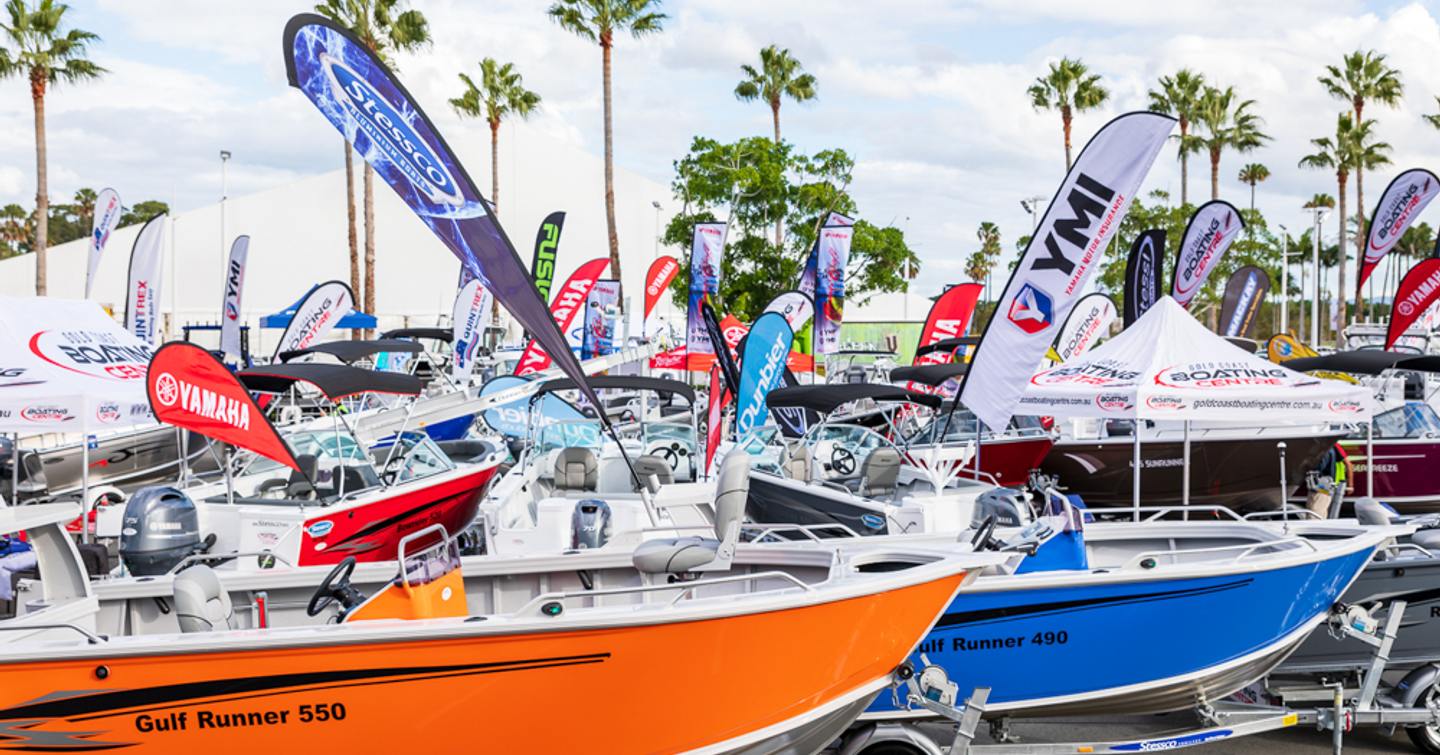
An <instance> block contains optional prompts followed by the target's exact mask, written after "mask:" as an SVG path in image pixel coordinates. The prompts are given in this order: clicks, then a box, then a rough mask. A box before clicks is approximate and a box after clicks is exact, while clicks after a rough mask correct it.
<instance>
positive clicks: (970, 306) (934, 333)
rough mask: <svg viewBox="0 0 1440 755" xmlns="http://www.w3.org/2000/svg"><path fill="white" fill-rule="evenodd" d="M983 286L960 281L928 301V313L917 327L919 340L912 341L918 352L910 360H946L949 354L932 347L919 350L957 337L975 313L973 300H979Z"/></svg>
mask: <svg viewBox="0 0 1440 755" xmlns="http://www.w3.org/2000/svg"><path fill="white" fill-rule="evenodd" d="M984 289H985V287H984V286H982V285H980V284H979V283H960V284H957V285H954V286H951V287H950V288H948V289H946V290H945V293H942V294H940V295H939V296H938V297H936V298H935V303H934V304H931V305H930V314H928V315H926V316H925V326H924V327H923V328H921V329H920V340H919V341H917V342H916V343H915V353H916V354H917V355H918V356H916V357H915V358H913V359H911V360H910V363H911V364H943V363H945V362H948V361H950V354H949V353H947V352H942V351H932V352H930V353H928V354H920V350H921V349H923V348H925V347H926V346H930V345H932V344H936V343H939V342H940V341H943V340H945V339H946V338H959V337H960V336H963V335H965V329H966V328H968V327H970V318H971V317H973V316H974V315H975V304H976V303H977V302H979V301H980V292H981V291H983V290H984Z"/></svg>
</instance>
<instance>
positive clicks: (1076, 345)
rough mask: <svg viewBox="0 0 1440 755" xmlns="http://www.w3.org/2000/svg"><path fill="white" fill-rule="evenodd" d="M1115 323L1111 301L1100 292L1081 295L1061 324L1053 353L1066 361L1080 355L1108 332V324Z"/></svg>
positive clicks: (1112, 302) (1113, 306)
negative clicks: (1063, 325)
mask: <svg viewBox="0 0 1440 755" xmlns="http://www.w3.org/2000/svg"><path fill="white" fill-rule="evenodd" d="M1113 322H1115V302H1114V301H1112V300H1111V299H1110V297H1108V296H1106V295H1105V294H1101V293H1094V294H1090V295H1088V296H1085V297H1083V298H1081V299H1080V301H1077V302H1075V308H1074V309H1072V310H1070V316H1069V317H1068V318H1066V319H1065V327H1063V328H1061V329H1060V340H1058V341H1056V342H1055V353H1056V354H1059V355H1060V361H1061V362H1068V361H1070V360H1071V359H1074V358H1075V357H1078V356H1080V355H1081V354H1084V353H1085V352H1087V351H1089V350H1090V347H1092V346H1094V345H1095V344H1096V343H1098V342H1099V341H1100V339H1101V338H1104V337H1105V336H1107V335H1109V334H1110V324H1111V323H1113Z"/></svg>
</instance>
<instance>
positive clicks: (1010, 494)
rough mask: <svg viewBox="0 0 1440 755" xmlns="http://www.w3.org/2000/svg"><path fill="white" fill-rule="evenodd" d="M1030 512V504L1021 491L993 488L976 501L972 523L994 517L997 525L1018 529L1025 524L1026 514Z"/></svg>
mask: <svg viewBox="0 0 1440 755" xmlns="http://www.w3.org/2000/svg"><path fill="white" fill-rule="evenodd" d="M1029 510H1030V504H1029V503H1028V502H1027V501H1026V500H1025V496H1024V494H1023V493H1021V492H1020V491H1018V490H1015V489H1014V488H992V489H990V490H987V491H985V492H984V493H981V494H980V497H979V498H977V499H975V513H974V514H973V515H972V516H971V521H972V522H973V523H975V524H979V523H980V522H983V521H985V519H986V518H988V517H990V516H994V517H995V523H996V524H998V525H1000V526H1001V527H1018V526H1020V525H1021V524H1022V523H1024V521H1025V519H1026V516H1025V512H1027V511H1029Z"/></svg>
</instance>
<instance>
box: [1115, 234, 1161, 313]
mask: <svg viewBox="0 0 1440 755" xmlns="http://www.w3.org/2000/svg"><path fill="white" fill-rule="evenodd" d="M1164 275H1165V231H1164V230H1163V229H1160V228H1151V229H1150V230H1148V231H1144V232H1142V233H1141V234H1140V235H1139V236H1136V237H1135V243H1134V244H1133V245H1131V247H1130V257H1129V258H1128V259H1126V260H1125V301H1124V309H1125V313H1124V314H1125V327H1127V328H1128V327H1130V324H1131V323H1133V322H1135V321H1136V320H1138V319H1140V315H1143V314H1145V312H1146V310H1148V309H1150V307H1152V306H1154V305H1155V302H1157V301H1160V297H1161V296H1164V295H1165V292H1164V291H1163V290H1162V289H1161V284H1160V281H1162V280H1164Z"/></svg>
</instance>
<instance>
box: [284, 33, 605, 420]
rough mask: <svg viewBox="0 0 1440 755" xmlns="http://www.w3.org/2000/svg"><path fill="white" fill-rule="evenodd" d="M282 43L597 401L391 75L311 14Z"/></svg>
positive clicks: (516, 258) (470, 266)
mask: <svg viewBox="0 0 1440 755" xmlns="http://www.w3.org/2000/svg"><path fill="white" fill-rule="evenodd" d="M284 48H285V49H284V53H285V72H286V74H287V76H288V78H289V80H290V85H291V86H294V87H296V88H297V89H299V90H300V91H302V92H304V93H305V96H306V97H308V98H309V99H310V101H311V102H312V103H314V105H315V107H316V108H318V109H319V110H320V112H321V113H322V114H324V116H325V117H326V119H328V120H329V121H330V123H331V124H332V125H333V126H335V128H336V129H338V130H339V131H340V133H341V134H342V135H344V136H345V138H346V139H347V140H348V141H349V142H350V143H351V144H352V145H353V146H354V147H355V150H356V151H357V152H359V153H360V154H361V156H363V157H364V158H365V161H366V162H367V163H369V164H370V165H371V166H372V167H373V168H374V169H375V172H376V173H377V174H378V175H379V176H380V178H381V179H383V180H384V181H385V183H387V184H389V185H390V188H391V189H394V190H395V193H396V194H399V195H400V199H401V200H402V201H404V202H405V204H406V205H407V206H409V207H410V209H411V211H413V212H414V213H415V214H416V215H417V216H419V218H420V220H421V221H423V222H424V223H425V224H426V225H428V226H430V230H431V231H433V232H434V233H435V235H436V236H438V237H439V238H440V240H441V241H442V242H444V243H445V245H446V246H447V247H449V249H450V251H451V252H453V253H454V254H455V256H456V257H458V258H459V259H460V262H461V264H462V265H464V268H465V270H467V271H468V272H469V274H470V275H473V276H475V277H476V278H479V279H480V285H482V286H484V287H485V289H486V290H487V291H489V292H491V293H492V294H493V295H494V296H495V299H496V300H497V301H499V302H500V303H501V304H502V305H504V307H505V309H506V310H508V311H509V312H510V314H511V315H512V316H513V317H514V318H515V320H516V321H517V322H519V323H520V327H521V328H522V329H523V330H525V332H526V333H528V334H529V335H530V337H531V338H532V339H534V340H535V341H536V342H537V343H538V344H539V345H540V346H541V347H543V348H544V349H545V351H546V353H548V354H549V355H550V357H551V358H553V359H554V360H555V361H556V362H557V363H558V364H559V366H560V369H561V370H563V371H564V372H565V374H566V376H567V377H569V378H571V379H572V380H574V381H575V383H576V385H578V386H579V387H580V389H581V392H582V393H583V394H584V395H585V398H586V399H588V400H589V401H590V402H591V403H592V404H593V405H595V406H599V405H600V401H599V399H598V398H597V397H596V396H595V392H594V391H593V390H591V389H590V386H589V384H588V383H586V382H585V372H584V370H583V369H582V368H581V366H580V362H579V361H578V360H576V359H575V355H574V354H572V353H571V352H570V349H569V348H568V347H567V346H566V342H565V334H564V333H562V332H561V331H560V329H559V328H557V327H556V326H555V320H554V319H553V318H552V317H551V313H550V309H549V307H548V306H546V303H545V300H544V299H543V298H541V296H540V292H539V291H537V290H536V289H535V284H534V282H533V281H532V280H531V278H530V274H529V271H527V270H526V269H525V263H523V262H521V261H520V255H519V254H517V253H516V252H515V246H514V244H512V243H510V239H509V238H508V237H507V236H506V235H505V231H504V230H503V229H502V228H501V227H500V223H499V222H498V221H497V220H496V219H495V215H494V212H493V211H492V210H491V209H490V208H489V207H488V206H487V205H486V203H485V201H484V200H483V199H482V198H481V196H480V191H479V189H477V188H476V187H475V182H474V181H472V180H471V179H470V175H469V174H468V173H466V172H465V169H464V167H462V166H461V165H460V161H459V160H457V159H456V158H455V153H454V152H453V151H452V150H451V149H450V147H449V145H447V144H446V143H445V140H444V139H443V138H441V136H440V134H439V132H438V131H436V130H435V126H434V124H433V123H431V121H430V119H429V118H428V117H426V116H425V113H424V112H423V111H422V110H421V109H420V106H419V105H417V104H416V103H415V98H414V97H411V96H410V93H409V92H408V91H406V90H405V87H404V86H402V85H401V84H400V82H399V81H398V80H397V79H396V78H395V76H394V74H392V73H391V72H390V70H389V69H387V68H386V67H385V64H384V63H382V62H381V61H380V59H379V58H378V57H376V56H375V54H374V53H372V52H370V50H369V49H368V48H367V47H366V46H365V43H364V42H362V41H360V39H359V38H357V37H356V36H355V35H354V34H352V33H351V32H349V31H347V30H345V29H342V28H341V27H340V26H338V25H336V24H335V23H333V22H331V21H329V20H328V19H325V18H323V17H321V16H317V15H314V14H310V13H302V14H300V15H298V16H295V17H294V18H292V19H290V22H289V23H288V24H286V25H285V34H284ZM581 301H582V302H583V298H582V300H581Z"/></svg>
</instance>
